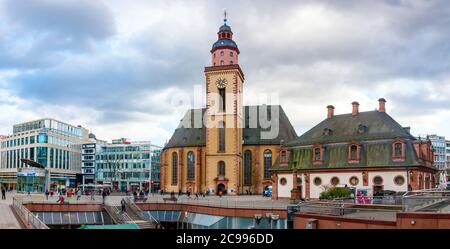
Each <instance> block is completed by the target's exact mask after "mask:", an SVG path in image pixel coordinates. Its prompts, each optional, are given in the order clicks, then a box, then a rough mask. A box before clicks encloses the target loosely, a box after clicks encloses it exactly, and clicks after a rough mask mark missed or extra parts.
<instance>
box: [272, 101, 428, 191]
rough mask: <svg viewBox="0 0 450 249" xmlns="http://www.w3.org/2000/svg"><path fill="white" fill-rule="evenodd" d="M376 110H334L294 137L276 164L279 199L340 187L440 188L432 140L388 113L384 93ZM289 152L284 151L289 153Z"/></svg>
mask: <svg viewBox="0 0 450 249" xmlns="http://www.w3.org/2000/svg"><path fill="white" fill-rule="evenodd" d="M378 101H379V108H378V109H377V110H375V111H368V112H359V104H358V102H353V103H352V112H351V113H348V114H341V115H334V107H333V106H332V105H329V106H328V107H327V109H328V114H327V117H326V119H325V120H323V121H322V122H320V123H319V124H317V125H316V126H314V127H313V128H311V129H310V130H309V131H307V132H305V133H304V134H303V135H301V136H300V137H298V138H297V139H295V140H292V141H290V142H289V143H288V144H286V146H283V148H282V149H281V154H282V156H281V158H280V160H277V162H276V163H274V166H273V172H274V175H273V177H274V179H273V182H274V184H273V187H274V190H273V198H275V199H276V198H300V197H301V198H312V199H315V198H319V197H320V193H321V192H323V191H324V190H326V189H327V188H330V187H334V186H348V187H354V188H358V189H367V191H369V192H371V193H372V194H376V193H377V192H380V191H383V190H391V191H396V192H406V191H411V190H423V189H431V188H434V187H435V184H436V183H437V181H436V172H437V170H436V168H435V167H434V166H433V160H434V152H433V148H432V144H431V141H430V140H429V139H425V140H424V139H420V138H419V139H417V138H415V137H414V136H412V135H411V134H410V128H409V127H402V126H401V125H400V124H399V123H398V122H396V121H395V120H394V119H393V118H392V117H391V116H389V115H388V114H387V113H386V100H385V99H384V98H381V99H379V100H378ZM283 155H284V156H283Z"/></svg>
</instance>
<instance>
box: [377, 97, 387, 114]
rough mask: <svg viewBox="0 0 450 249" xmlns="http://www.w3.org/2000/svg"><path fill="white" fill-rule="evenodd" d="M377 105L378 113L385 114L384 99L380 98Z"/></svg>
mask: <svg viewBox="0 0 450 249" xmlns="http://www.w3.org/2000/svg"><path fill="white" fill-rule="evenodd" d="M378 104H379V107H378V111H379V112H386V100H385V99H384V98H380V99H379V100H378Z"/></svg>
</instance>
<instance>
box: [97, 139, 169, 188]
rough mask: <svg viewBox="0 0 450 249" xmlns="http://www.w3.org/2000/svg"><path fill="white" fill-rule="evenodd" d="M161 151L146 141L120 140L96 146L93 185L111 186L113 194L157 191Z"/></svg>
mask: <svg viewBox="0 0 450 249" xmlns="http://www.w3.org/2000/svg"><path fill="white" fill-rule="evenodd" d="M161 149H162V148H161V147H159V146H156V145H153V144H151V142H148V141H142V142H131V141H128V140H127V139H124V138H122V139H116V140H113V141H112V143H111V144H105V145H101V146H98V150H97V153H96V158H95V161H96V171H95V174H96V182H97V183H99V184H111V185H112V186H113V189H114V190H115V191H126V190H129V191H132V190H136V189H150V190H157V189H159V183H160V153H161Z"/></svg>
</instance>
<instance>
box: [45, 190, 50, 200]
mask: <svg viewBox="0 0 450 249" xmlns="http://www.w3.org/2000/svg"><path fill="white" fill-rule="evenodd" d="M49 195H50V192H49V191H48V189H47V190H45V199H47V201H48V196H49Z"/></svg>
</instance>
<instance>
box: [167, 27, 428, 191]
mask: <svg viewBox="0 0 450 249" xmlns="http://www.w3.org/2000/svg"><path fill="white" fill-rule="evenodd" d="M224 22H225V23H224V24H223V25H222V26H221V27H220V29H219V32H218V33H217V35H218V40H217V41H216V42H215V43H214V44H213V46H212V49H211V51H210V52H211V57H212V58H211V65H210V66H207V67H205V70H204V73H205V84H206V108H202V109H192V110H188V111H187V112H186V115H185V116H184V117H183V119H182V120H181V122H180V125H179V126H178V128H177V129H176V130H175V132H174V134H173V135H172V137H171V138H170V140H169V141H168V143H167V144H166V145H165V147H164V149H163V151H162V153H161V188H162V190H163V191H165V192H171V191H174V192H178V191H182V192H188V191H189V192H191V193H195V192H206V191H210V193H212V194H218V193H224V194H230V195H237V194H248V193H253V194H261V193H262V192H263V190H265V189H267V188H269V187H272V190H273V194H272V198H274V199H278V198H312V199H315V198H319V196H320V193H321V192H323V191H324V190H326V189H328V188H331V187H334V186H349V187H355V188H365V189H368V190H371V191H373V192H377V191H381V190H392V191H408V190H421V189H429V188H432V187H434V185H435V182H436V179H435V173H436V169H435V168H434V167H433V160H434V156H433V149H432V146H431V142H430V141H429V140H423V139H417V138H415V137H414V136H412V135H411V134H410V132H409V128H407V127H402V126H401V125H400V124H399V123H398V122H396V121H395V120H394V119H393V118H392V117H391V116H390V115H388V114H387V112H386V105H385V103H386V100H385V99H383V98H381V99H379V103H378V105H379V107H378V109H377V110H375V111H368V112H360V111H359V104H358V103H357V102H353V103H352V112H351V113H348V114H341V115H335V114H334V107H333V106H331V105H330V106H328V107H327V109H328V113H327V117H326V119H325V120H323V121H322V122H320V123H319V124H317V125H316V126H314V127H313V128H312V129H310V130H309V131H307V132H306V133H304V134H303V135H301V136H297V134H296V132H295V130H294V128H293V127H292V125H291V123H290V122H289V119H288V118H287V116H286V114H285V113H284V111H283V108H281V106H279V105H260V106H243V91H244V85H245V84H244V80H245V78H244V73H243V70H242V69H241V67H240V66H239V63H238V57H239V54H240V51H239V49H238V46H237V44H236V42H235V41H234V40H233V32H232V31H231V27H230V26H229V25H227V23H226V18H225V19H224ZM268 124H269V125H268ZM272 128H276V129H274V130H275V131H276V132H275V135H273V134H272V136H268V135H267V132H268V131H269V130H271V129H272Z"/></svg>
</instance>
